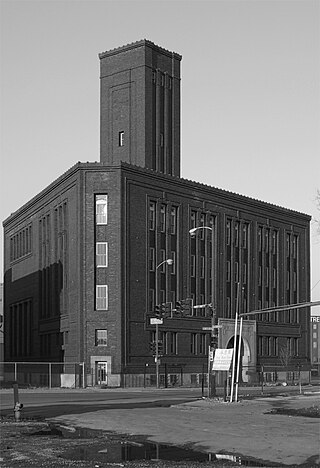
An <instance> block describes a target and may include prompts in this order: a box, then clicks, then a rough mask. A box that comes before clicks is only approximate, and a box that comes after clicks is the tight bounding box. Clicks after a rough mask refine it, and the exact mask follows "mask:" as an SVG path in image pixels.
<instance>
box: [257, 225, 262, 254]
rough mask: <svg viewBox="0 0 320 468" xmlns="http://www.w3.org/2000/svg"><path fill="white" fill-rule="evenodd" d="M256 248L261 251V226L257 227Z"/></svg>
mask: <svg viewBox="0 0 320 468" xmlns="http://www.w3.org/2000/svg"><path fill="white" fill-rule="evenodd" d="M258 250H259V252H261V251H262V227H259V228H258Z"/></svg>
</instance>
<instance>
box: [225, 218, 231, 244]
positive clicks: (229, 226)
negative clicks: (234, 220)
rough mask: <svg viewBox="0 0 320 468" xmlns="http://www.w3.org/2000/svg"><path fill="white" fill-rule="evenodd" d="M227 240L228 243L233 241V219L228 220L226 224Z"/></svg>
mask: <svg viewBox="0 0 320 468" xmlns="http://www.w3.org/2000/svg"><path fill="white" fill-rule="evenodd" d="M226 240H227V245H230V243H231V221H230V220H228V221H227V224H226Z"/></svg>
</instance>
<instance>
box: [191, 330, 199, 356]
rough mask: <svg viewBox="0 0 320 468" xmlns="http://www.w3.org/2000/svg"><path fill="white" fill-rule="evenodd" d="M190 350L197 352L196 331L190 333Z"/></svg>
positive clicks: (192, 352) (193, 352)
mask: <svg viewBox="0 0 320 468" xmlns="http://www.w3.org/2000/svg"><path fill="white" fill-rule="evenodd" d="M190 352H191V354H197V334H196V333H191V340H190Z"/></svg>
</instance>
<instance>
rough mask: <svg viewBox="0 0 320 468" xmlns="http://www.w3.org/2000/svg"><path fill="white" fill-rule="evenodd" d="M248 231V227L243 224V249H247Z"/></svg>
mask: <svg viewBox="0 0 320 468" xmlns="http://www.w3.org/2000/svg"><path fill="white" fill-rule="evenodd" d="M248 231H249V225H248V224H244V225H243V227H242V247H243V248H244V249H246V248H247V247H248Z"/></svg>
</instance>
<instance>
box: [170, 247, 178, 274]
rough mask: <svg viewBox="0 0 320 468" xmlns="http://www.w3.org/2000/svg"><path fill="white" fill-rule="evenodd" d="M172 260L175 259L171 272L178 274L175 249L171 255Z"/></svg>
mask: <svg viewBox="0 0 320 468" xmlns="http://www.w3.org/2000/svg"><path fill="white" fill-rule="evenodd" d="M170 258H171V259H172V260H173V263H172V265H171V274H172V275H175V274H176V262H177V260H176V252H174V251H173V250H171V257H170Z"/></svg>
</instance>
